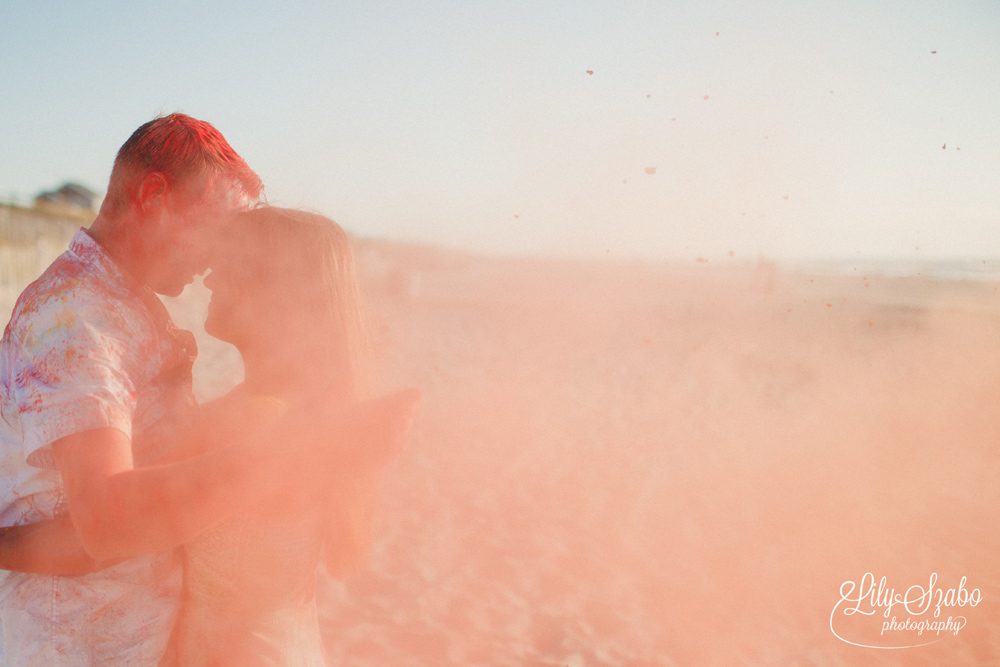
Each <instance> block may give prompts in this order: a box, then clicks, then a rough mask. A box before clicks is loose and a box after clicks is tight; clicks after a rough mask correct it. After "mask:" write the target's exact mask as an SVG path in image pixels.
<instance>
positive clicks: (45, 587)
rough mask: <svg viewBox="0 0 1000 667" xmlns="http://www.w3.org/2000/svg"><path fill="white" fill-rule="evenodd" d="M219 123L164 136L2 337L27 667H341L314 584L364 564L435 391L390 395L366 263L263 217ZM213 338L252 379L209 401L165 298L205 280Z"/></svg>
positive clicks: (153, 129) (0, 453)
mask: <svg viewBox="0 0 1000 667" xmlns="http://www.w3.org/2000/svg"><path fill="white" fill-rule="evenodd" d="M261 187H262V186H261V181H260V179H259V177H258V176H257V175H256V174H255V173H254V172H253V171H252V170H251V169H250V168H249V167H248V166H247V164H246V163H245V162H244V160H243V159H242V158H241V157H240V156H239V155H237V153H236V152H235V151H234V150H233V149H232V147H230V146H229V144H228V143H227V142H226V140H225V139H224V138H223V137H222V135H221V134H220V133H219V132H218V131H217V130H216V129H215V128H214V127H212V126H211V125H209V124H208V123H205V122H202V121H198V120H195V119H193V118H190V117H188V116H184V115H181V114H173V115H170V116H167V117H163V118H157V119H155V120H153V121H151V122H149V123H146V124H145V125H143V126H142V127H140V128H139V129H138V130H136V131H135V133H134V134H133V135H132V136H131V137H130V138H129V140H128V141H127V142H125V144H124V145H123V146H122V148H121V150H120V151H119V152H118V155H117V157H116V159H115V164H114V169H113V171H112V174H111V181H110V184H109V187H108V193H107V197H106V198H105V201H104V204H103V206H102V207H101V211H100V213H99V215H98V217H97V219H96V220H95V221H94V223H93V224H92V225H91V227H90V229H89V230H80V231H79V232H77V234H76V236H75V237H74V239H73V241H72V244H71V245H70V247H69V250H68V251H67V252H66V253H64V254H63V255H61V256H60V257H59V258H58V259H57V260H56V261H55V262H54V263H53V264H52V265H51V266H50V267H49V268H48V269H47V270H46V271H45V273H44V274H43V275H42V276H41V277H40V278H39V279H38V280H37V281H35V282H34V283H32V284H31V285H30V286H29V287H28V288H27V289H26V290H25V291H24V293H23V294H22V295H21V297H20V298H19V299H18V301H17V305H16V306H15V308H14V312H13V316H12V318H11V320H10V324H9V325H8V326H7V329H6V330H5V331H4V335H3V339H2V341H0V411H2V412H0V416H2V419H0V526H5V527H6V528H3V529H0V568H2V569H4V570H9V572H4V573H0V574H2V575H3V579H2V582H0V619H2V624H3V652H4V654H3V658H4V664H6V665H11V666H14V665H18V666H20V665H46V666H49V665H157V664H159V665H241V666H252V665H324V664H325V662H324V657H323V648H322V643H321V641H320V632H319V627H318V621H317V616H316V603H315V597H314V574H315V571H316V568H317V565H318V564H319V562H320V560H323V561H324V562H325V565H326V567H327V569H328V570H329V571H330V572H331V573H332V574H334V575H337V576H342V575H345V574H349V573H350V572H351V571H353V570H355V569H356V568H357V567H359V565H360V563H361V561H362V560H363V558H364V555H365V550H366V547H367V539H368V534H367V531H368V528H369V525H368V524H369V522H370V508H371V505H372V502H373V493H374V484H375V480H376V478H377V476H378V473H379V471H380V469H381V468H382V467H383V466H384V465H385V464H386V463H387V462H388V461H390V460H391V459H392V458H393V457H394V456H395V455H396V454H398V452H399V451H400V449H401V447H402V446H403V444H404V441H405V437H406V432H407V430H408V428H409V424H410V421H411V419H412V416H413V413H414V410H415V408H416V402H417V393H416V391H415V390H409V391H404V392H399V393H396V394H393V395H390V396H383V397H380V398H368V396H367V394H366V390H367V389H368V387H367V386H366V382H365V380H366V378H365V369H366V367H367V365H366V363H365V361H366V354H365V336H364V327H363V321H362V319H361V311H360V308H359V303H358V292H357V285H356V283H355V277H354V267H353V262H352V256H351V251H350V246H349V244H348V240H347V237H346V236H345V234H344V232H343V230H341V229H340V227H338V226H337V225H336V224H335V223H334V222H333V221H331V220H328V219H326V218H324V217H322V216H319V215H314V214H309V213H304V212H300V211H292V210H285V209H277V208H273V207H266V206H256V207H252V206H251V204H252V203H253V202H254V201H256V200H257V198H258V196H259V194H260V191H261ZM209 268H210V269H211V274H210V275H209V276H208V277H207V278H206V280H205V284H206V285H207V286H208V287H209V288H210V289H211V290H212V301H211V304H210V306H209V313H208V319H207V321H206V323H205V329H206V331H208V333H209V334H211V335H213V336H215V337H216V338H219V339H221V340H224V341H227V342H230V343H232V344H233V345H235V346H236V347H237V349H238V350H239V352H240V354H241V355H242V357H243V362H244V367H245V370H246V379H245V381H244V382H243V384H241V385H240V386H239V387H237V388H236V389H234V390H233V391H231V392H230V393H229V394H228V395H226V396H224V397H223V398H220V399H217V400H216V401H213V402H211V403H208V404H205V405H201V406H199V405H197V404H196V402H195V400H194V397H193V395H192V392H191V367H192V364H193V363H194V358H195V355H196V347H195V343H194V337H193V336H192V335H191V334H190V333H189V332H187V331H183V330H180V329H178V328H177V327H176V326H175V325H174V323H173V322H172V321H171V319H170V316H169V315H168V314H167V311H166V310H165V308H164V306H163V304H162V303H161V302H160V300H159V298H158V297H157V296H156V293H159V294H163V295H170V296H175V295H178V294H180V293H181V291H182V290H183V289H184V286H185V285H187V284H188V283H190V282H191V280H192V279H193V277H194V275H195V274H198V273H201V272H203V271H205V270H206V269H209Z"/></svg>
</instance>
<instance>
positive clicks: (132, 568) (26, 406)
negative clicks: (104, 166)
mask: <svg viewBox="0 0 1000 667" xmlns="http://www.w3.org/2000/svg"><path fill="white" fill-rule="evenodd" d="M196 353H197V352H196V348H195V344H194V337H193V336H192V335H191V334H190V332H187V331H182V330H180V329H177V327H176V326H175V325H174V323H173V322H172V321H171V319H170V316H169V315H168V314H167V312H166V309H165V308H164V306H163V304H162V303H161V302H160V300H159V299H158V298H157V297H156V295H155V294H153V293H152V291H150V290H149V289H148V288H145V287H143V286H141V285H139V284H138V283H137V282H136V281H135V280H134V279H133V278H131V277H130V276H129V275H127V274H125V273H124V272H123V271H122V270H121V269H120V268H119V267H118V266H117V265H116V264H115V263H114V261H113V260H112V259H111V257H110V256H108V255H107V254H106V253H105V252H104V251H103V249H102V248H101V246H100V245H98V244H97V242H96V241H94V240H93V239H92V238H91V237H90V236H89V235H88V234H87V233H86V232H85V231H84V230H82V229H81V230H80V231H79V232H77V234H76V236H75V237H74V238H73V242H72V243H71V244H70V247H69V250H68V251H67V252H65V253H63V254H62V255H61V256H60V257H59V258H58V259H56V261H55V262H53V264H52V265H51V266H50V267H49V268H48V269H47V270H46V271H45V273H44V274H42V276H41V277H40V278H39V279H38V280H36V281H35V282H34V283H32V284H31V285H29V286H28V288H27V289H25V291H24V292H23V293H22V294H21V297H20V298H19V299H18V301H17V304H16V306H15V307H14V312H13V315H12V317H11V320H10V323H9V324H8V325H7V329H6V330H5V331H4V335H3V339H2V340H0V417H2V419H0V526H11V525H18V524H22V523H31V522H34V521H40V520H43V519H51V518H54V517H58V516H65V515H66V499H65V495H64V493H63V485H62V479H61V476H60V474H59V471H58V469H57V468H56V465H55V461H54V457H53V455H52V449H51V447H50V444H51V443H52V442H54V441H55V440H58V439H59V438H62V437H65V436H68V435H72V434H74V433H80V432H82V431H87V430H90V429H94V428H104V427H112V428H117V429H119V430H121V431H122V432H124V433H125V434H126V435H128V436H129V437H130V438H131V439H132V452H133V459H134V462H135V465H136V466H143V465H149V464H152V463H155V462H156V461H157V460H159V459H160V458H162V457H163V456H164V455H165V454H166V453H168V452H169V451H170V450H171V449H172V448H173V447H174V446H175V445H176V444H177V443H178V442H179V441H180V440H181V439H183V438H184V437H185V436H186V435H187V433H188V432H189V430H190V428H191V426H192V424H193V422H194V419H195V416H196V411H197V405H196V403H195V400H194V396H193V394H192V392H191V366H192V364H193V362H194V357H195V355H196ZM0 573H2V574H3V575H4V577H3V581H2V583H0V620H2V627H3V651H4V654H5V655H4V656H3V657H4V664H5V665H11V666H13V665H18V666H20V665H46V666H54V665H73V666H78V665H112V664H115V665H117V664H121V665H126V664H127V665H147V664H148V665H155V664H156V663H157V661H158V660H159V659H160V657H161V656H162V655H163V652H164V649H165V646H166V641H167V637H168V635H169V632H170V628H171V626H172V624H173V620H174V616H175V614H176V612H177V607H178V604H179V602H178V596H179V591H180V583H181V572H180V567H179V563H178V559H177V558H176V556H175V554H174V553H172V552H171V553H162V554H151V555H146V556H141V557H139V558H134V559H131V560H128V561H125V562H123V563H119V564H118V565H115V566H113V567H111V568H108V569H106V570H104V571H102V572H97V573H93V574H87V575H79V576H73V577H62V576H53V575H38V574H24V573H18V572H3V571H0Z"/></svg>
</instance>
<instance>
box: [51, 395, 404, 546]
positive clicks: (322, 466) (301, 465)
mask: <svg viewBox="0 0 1000 667" xmlns="http://www.w3.org/2000/svg"><path fill="white" fill-rule="evenodd" d="M418 400H419V393H418V392H416V390H408V391H404V392H399V393H397V394H394V395H392V396H388V397H383V398H380V399H376V400H373V401H369V402H367V403H365V404H362V405H361V406H359V407H356V408H354V409H352V410H350V411H346V412H340V413H337V414H336V415H334V416H332V417H330V418H323V417H322V416H321V415H318V414H313V415H312V418H310V419H306V418H304V417H305V415H299V416H298V418H297V419H295V420H290V419H287V418H286V419H281V420H277V421H272V422H271V424H270V425H269V426H267V427H265V428H261V429H259V430H258V431H257V432H256V433H254V434H252V435H248V436H246V437H244V438H242V439H241V442H236V443H227V444H226V445H225V446H221V447H215V448H213V449H211V450H210V451H208V452H207V453H205V454H202V455H200V456H197V457H194V458H191V459H187V460H184V461H179V462H176V463H170V464H166V465H158V466H152V467H148V468H134V467H133V462H132V447H131V442H130V441H129V438H128V437H127V436H126V435H125V434H124V433H123V432H122V431H119V430H118V429H114V428H102V429H95V430H91V431H85V432H83V433H77V434H75V435H71V436H67V437H65V438H62V439H60V440H57V441H55V442H54V443H52V449H53V452H54V453H55V458H56V463H57V465H58V467H59V471H60V472H61V473H62V478H63V484H64V487H65V490H66V497H67V501H68V505H69V513H70V517H71V518H72V520H73V525H74V526H75V528H76V531H77V533H78V534H79V536H80V540H81V542H82V544H83V547H84V549H85V550H86V552H87V553H88V554H89V555H90V556H91V557H93V558H95V559H97V560H112V559H122V558H128V557H131V556H135V555H138V554H142V553H149V552H154V551H165V550H167V549H171V548H174V547H176V546H178V545H180V544H183V543H185V542H188V541H190V540H191V539H193V538H194V537H195V536H197V535H198V534H199V533H201V532H203V531H204V530H206V529H208V528H210V527H212V526H214V525H216V524H217V523H218V522H219V521H222V520H223V519H225V518H226V517H228V516H230V515H231V514H233V513H235V512H237V511H239V510H241V509H245V508H247V507H249V506H251V505H252V504H254V503H256V502H260V501H261V500H263V499H265V498H267V497H269V496H271V495H272V494H274V493H276V492H277V491H279V490H281V489H282V488H283V487H286V486H288V485H289V484H300V485H323V484H324V482H325V481H327V480H329V479H331V477H333V475H331V472H332V471H334V470H338V469H341V470H342V469H344V468H354V467H356V466H361V467H366V466H370V465H376V466H377V465H378V464H379V463H381V462H382V461H386V460H391V458H392V457H393V456H394V455H395V454H396V453H398V451H399V449H400V448H401V447H402V445H403V443H404V441H405V435H406V431H407V430H408V429H409V425H410V421H411V420H412V418H413V414H414V412H415V410H416V404H417V401H418ZM197 437H208V438H211V437H212V434H211V433H209V434H205V433H201V434H198V435H197ZM331 443H332V444H331Z"/></svg>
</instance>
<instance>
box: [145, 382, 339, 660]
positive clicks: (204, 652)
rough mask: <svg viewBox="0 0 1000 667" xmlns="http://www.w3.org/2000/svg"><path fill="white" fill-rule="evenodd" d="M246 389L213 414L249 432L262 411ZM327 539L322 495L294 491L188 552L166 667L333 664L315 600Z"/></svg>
mask: <svg viewBox="0 0 1000 667" xmlns="http://www.w3.org/2000/svg"><path fill="white" fill-rule="evenodd" d="M241 390H242V387H240V388H238V389H237V390H235V391H234V392H232V393H231V394H230V395H229V396H228V397H226V398H224V399H222V401H221V402H220V404H217V405H216V406H215V407H216V409H218V408H221V410H220V411H216V412H215V414H216V416H218V415H220V413H221V415H222V420H223V421H224V422H226V421H228V422H229V423H230V424H236V423H238V422H241V421H242V422H243V423H244V426H246V423H247V422H248V421H251V420H252V419H253V412H254V411H253V409H252V408H251V409H250V411H249V412H247V406H246V405H242V406H241V399H240V395H241V394H242V391H241ZM233 399H235V402H234V400H233ZM323 536H324V513H323V512H322V511H321V509H320V504H319V501H318V499H317V497H316V496H315V495H313V496H309V495H308V494H306V493H303V492H301V491H297V490H294V489H293V490H290V491H288V492H286V493H284V494H282V495H281V496H280V497H277V498H275V499H272V500H271V501H269V502H268V503H267V504H262V505H259V506H257V507H255V508H253V509H251V510H250V511H246V512H242V513H240V514H237V515H235V516H233V517H232V518H230V519H228V520H226V521H224V522H223V523H221V524H219V525H218V526H216V527H214V528H212V529H210V530H207V531H205V532H204V533H202V534H201V535H199V536H198V537H197V538H196V539H194V540H193V541H191V542H189V543H187V544H185V545H184V546H183V547H181V552H182V554H183V564H184V585H183V591H182V594H181V606H180V612H179V613H178V616H177V621H176V623H175V624H174V627H173V630H172V631H171V634H170V641H169V644H168V646H167V652H166V654H165V655H164V656H163V659H162V660H161V661H160V665H161V667H191V666H195V665H198V666H205V667H209V666H213V667H222V666H229V665H232V666H233V667H264V666H267V667H279V666H280V667H325V665H326V661H325V659H324V650H323V643H322V640H321V638H320V631H319V620H318V617H317V613H316V599H315V595H314V589H315V586H314V583H315V573H316V567H317V564H318V563H319V559H320V551H321V549H322V546H323Z"/></svg>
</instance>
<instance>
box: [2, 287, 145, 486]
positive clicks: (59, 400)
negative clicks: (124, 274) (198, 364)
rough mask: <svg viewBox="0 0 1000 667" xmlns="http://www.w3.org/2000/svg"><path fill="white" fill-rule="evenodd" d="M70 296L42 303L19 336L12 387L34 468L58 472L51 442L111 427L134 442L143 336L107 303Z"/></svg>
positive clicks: (26, 456)
mask: <svg viewBox="0 0 1000 667" xmlns="http://www.w3.org/2000/svg"><path fill="white" fill-rule="evenodd" d="M76 296H77V298H76V299H68V300H67V299H66V298H64V297H60V298H53V299H49V300H47V301H45V302H44V303H41V304H40V305H39V306H38V307H37V309H36V311H35V312H34V313H33V314H32V317H31V318H30V319H31V325H30V327H29V328H28V330H27V331H26V332H24V335H22V336H21V346H22V350H23V352H24V354H22V355H20V359H21V364H22V365H21V367H20V368H16V369H14V370H15V372H14V373H13V387H12V390H13V394H14V399H15V402H16V404H17V406H18V410H19V412H20V416H21V428H22V435H23V440H24V455H25V459H26V461H27V463H28V465H31V466H34V467H39V468H53V469H54V468H56V465H55V459H54V457H53V455H52V449H51V447H50V446H49V445H50V444H51V443H52V442H54V441H56V440H59V439H60V438H64V437H66V436H69V435H73V434H75V433H81V432H83V431H89V430H92V429H96V428H116V429H118V430H120V431H122V432H124V433H125V435H127V436H128V437H129V438H131V437H132V417H133V414H134V412H135V406H136V385H135V382H134V380H133V378H134V377H135V376H136V372H137V370H138V365H139V363H141V360H140V357H141V354H140V351H138V350H136V349H135V348H136V346H137V339H141V337H137V336H135V331H134V326H129V325H130V324H133V325H134V323H129V322H127V321H126V320H125V318H123V317H122V316H121V315H120V314H119V313H118V312H117V309H115V308H114V306H113V305H112V304H109V303H108V302H107V300H101V299H99V298H96V295H91V296H92V297H95V298H89V299H88V298H86V296H87V295H76ZM102 301H103V303H102ZM130 329H132V331H130Z"/></svg>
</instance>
